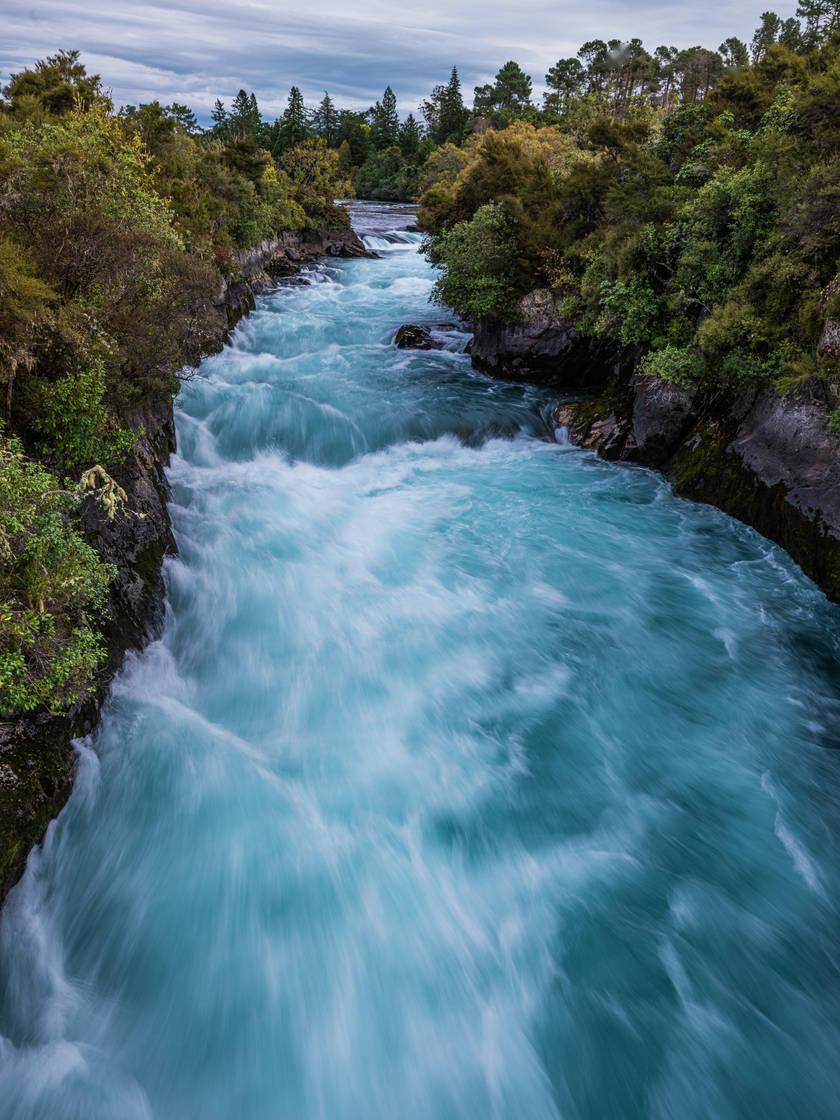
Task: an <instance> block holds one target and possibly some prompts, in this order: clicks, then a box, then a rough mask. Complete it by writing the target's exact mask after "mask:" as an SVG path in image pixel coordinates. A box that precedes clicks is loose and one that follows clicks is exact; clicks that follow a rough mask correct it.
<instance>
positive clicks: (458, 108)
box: [433, 66, 469, 144]
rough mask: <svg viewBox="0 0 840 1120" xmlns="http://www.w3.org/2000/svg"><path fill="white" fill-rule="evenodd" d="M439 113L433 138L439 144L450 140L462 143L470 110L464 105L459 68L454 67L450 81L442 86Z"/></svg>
mask: <svg viewBox="0 0 840 1120" xmlns="http://www.w3.org/2000/svg"><path fill="white" fill-rule="evenodd" d="M439 106H440V107H439V113H438V118H437V122H436V128H435V131H434V134H433V139H434V141H435V142H436V143H437V144H446V143H447V142H448V141H450V140H451V141H454V143H456V144H457V143H460V141H461V140H462V139H463V136H464V129H465V128H466V126H467V120H468V119H469V112H468V110H467V108H466V106H465V105H464V98H463V96H462V94H461V79H460V78H459V77H458V68H457V67H456V66H453V67H452V73H451V74H450V76H449V81H448V82H447V83H446V85H445V86H443V87H441V97H440V102H439Z"/></svg>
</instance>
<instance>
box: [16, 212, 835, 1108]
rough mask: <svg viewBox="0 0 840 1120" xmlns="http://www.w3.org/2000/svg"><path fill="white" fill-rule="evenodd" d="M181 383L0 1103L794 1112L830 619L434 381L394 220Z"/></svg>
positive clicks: (830, 725)
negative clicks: (160, 505) (162, 621)
mask: <svg viewBox="0 0 840 1120" xmlns="http://www.w3.org/2000/svg"><path fill="white" fill-rule="evenodd" d="M356 220H357V222H358V224H359V227H360V229H361V230H362V231H363V232H365V231H366V232H367V234H368V236H369V244H371V245H372V246H373V247H374V248H376V249H377V250H378V251H379V252H380V259H378V260H354V261H329V262H325V263H324V264H323V265H321V266H319V267H318V268H316V269H312V270H310V271H309V273H308V278H309V279H310V280H311V283H309V284H306V285H296V286H287V287H282V288H279V289H278V290H277V291H275V292H273V293H271V294H269V295H267V296H265V297H263V298H261V299H260V301H259V304H258V307H257V309H256V311H255V312H254V313H253V314H252V315H251V316H250V317H249V318H248V319H247V320H245V321H243V322H242V323H241V324H240V325H239V326H238V328H237V330H236V332H235V334H234V336H233V339H232V341H231V344H230V345H229V346H228V347H227V348H226V349H225V350H224V352H222V353H221V354H218V355H216V356H214V357H211V358H209V359H207V360H206V361H205V362H204V363H203V365H202V367H201V369H200V371H199V374H198V376H196V377H195V378H194V379H192V380H191V381H188V382H187V383H186V384H185V385H184V387H183V390H182V392H181V395H180V398H179V402H178V408H177V425H178V439H179V451H178V455H177V456H176V457H175V458H174V460H173V462H172V466H171V469H170V479H171V483H172V487H173V499H172V505H171V512H172V517H173V522H174V527H175V532H176V536H177V540H178V546H179V555H178V557H177V558H175V559H172V560H170V561H169V562H168V565H167V572H166V577H167V586H168V608H167V623H166V630H165V633H164V635H163V637H162V639H161V640H160V641H158V642H156V643H155V644H153V645H152V646H151V647H149V648H148V649H147V650H146V651H145V652H144V653H143V654H141V655H139V656H134V657H132V658H131V659H130V661H129V663H128V665H127V666H126V668H125V670H124V672H123V673H122V674H121V676H120V677H119V678H118V680H117V682H116V684H115V686H114V689H113V695H112V698H111V700H110V702H109V704H108V706H107V708H106V710H105V713H104V717H103V720H102V723H101V726H100V728H99V730H98V732H97V733H96V735H95V736H94V737H92V738H91V739H90V740H88V741H86V742H84V743H81V744H80V745H79V777H78V781H77V785H76V788H75V790H74V793H73V795H72V797H71V800H70V802H69V803H68V805H67V807H66V808H65V810H64V812H63V813H62V814H61V816H60V818H59V820H58V822H57V823H56V824H54V825H53V826H52V827H51V829H50V832H49V834H48V837H47V840H46V843H45V844H44V846H43V848H42V849H41V850H39V851H37V852H35V853H34V854H33V856H32V857H31V859H30V862H29V867H28V870H27V872H26V875H25V877H24V879H23V881H22V882H21V883H20V884H19V885H18V887H17V888H16V889H15V891H14V892H13V893H12V894H11V895H10V897H9V900H8V904H7V906H6V907H5V910H4V912H3V916H2V924H1V925H0V1117H2V1118H3V1120H36V1118H38V1120H40V1118H43V1120H148V1118H155V1120H309V1118H315V1117H317V1118H325V1120H414V1118H416V1120H449V1118H453V1120H454V1118H459V1120H460V1118H463V1120H484V1118H491V1117H492V1118H504V1120H508V1118H510V1120H543V1118H545V1120H549V1118H556V1117H581V1118H586V1120H590V1118H591V1120H604V1118H612V1117H615V1118H621V1120H632V1118H636V1117H638V1118H648V1117H651V1118H662V1117H676V1118H679V1120H693V1118H695V1117H697V1118H701V1117H702V1118H707V1117H714V1118H716V1120H725V1118H730V1117H732V1118H754V1117H762V1118H763V1120H772V1118H779V1120H782V1118H784V1120H789V1118H790V1117H792V1116H801V1117H808V1118H809V1120H816V1118H822V1117H825V1118H829V1117H832V1118H836V1116H837V1114H838V1100H840V1068H838V1053H840V963H839V962H838V957H839V956H840V913H839V912H838V889H840V753H838V751H837V750H834V749H831V748H833V747H836V746H837V745H838V725H840V720H838V715H840V678H839V677H838V656H840V614H839V613H838V610H837V608H835V607H832V606H830V605H829V604H828V603H827V601H826V600H825V598H824V597H823V596H822V594H821V593H820V592H819V591H818V590H817V589H816V588H815V587H814V585H813V584H812V583H811V582H809V581H808V580H807V579H806V578H805V577H804V576H803V575H802V574H801V573H800V572H799V571H798V569H797V568H796V567H795V566H794V565H793V563H792V562H791V561H790V560H789V559H788V558H787V557H786V556H785V555H784V554H783V553H782V552H781V551H780V550H779V549H777V548H776V547H775V546H773V545H771V544H770V543H768V542H767V541H766V540H764V539H763V538H761V537H760V536H758V535H757V534H756V533H754V532H752V531H751V530H750V529H748V528H746V527H745V526H743V525H741V524H739V523H738V522H735V521H733V520H732V519H730V518H728V517H726V516H724V515H723V514H721V513H719V512H717V511H715V510H713V509H710V508H707V507H703V506H699V505H695V504H693V503H690V502H686V501H682V500H679V499H676V498H674V497H673V496H672V494H671V492H670V490H669V488H668V485H667V483H666V482H665V481H664V480H663V479H662V478H661V477H659V476H657V475H656V474H654V473H652V472H648V471H645V470H642V469H636V468H632V467H627V466H616V465H613V464H609V463H605V462H603V461H600V460H599V459H597V458H595V457H594V456H593V455H591V454H589V453H586V452H581V451H579V450H576V449H574V448H570V447H568V446H563V445H562V444H561V443H557V442H552V441H551V439H549V438H547V428H546V424H545V421H544V417H545V416H547V415H548V410H549V407H550V405H551V403H552V399H551V397H550V396H549V395H546V394H545V393H544V392H541V391H540V390H538V389H535V388H529V387H523V386H517V385H512V384H507V383H503V382H500V381H493V380H490V379H488V378H486V377H484V376H483V375H481V374H478V373H476V372H475V371H473V370H472V369H471V367H470V364H469V359H468V357H467V356H466V355H465V353H464V352H463V351H464V347H465V344H466V341H467V336H466V335H464V334H463V333H462V332H460V331H458V330H457V329H454V328H444V329H443V333H442V335H441V337H442V338H443V339H444V340H445V343H446V347H447V348H446V349H444V350H440V351H432V352H412V351H401V350H398V349H396V348H395V347H394V346H393V345H392V342H391V340H392V337H393V334H394V331H395V329H396V328H397V327H398V326H399V325H400V324H401V323H404V322H423V321H425V322H430V323H435V322H439V321H440V320H441V318H442V315H441V313H440V311H439V310H436V309H434V308H433V307H432V306H431V305H430V304H429V303H428V296H429V292H430V288H431V285H432V282H433V274H432V271H431V269H430V266H429V265H428V264H427V263H426V261H425V259H424V258H423V256H422V255H421V254H420V253H419V252H418V251H417V250H418V241H419V237H418V235H416V234H411V233H407V232H404V231H401V230H404V227H405V226H406V224H407V222H408V221H409V220H410V214H408V213H407V212H406V211H404V210H399V209H393V210H392V209H389V208H387V207H376V206H370V205H362V206H359V207H357V210H356Z"/></svg>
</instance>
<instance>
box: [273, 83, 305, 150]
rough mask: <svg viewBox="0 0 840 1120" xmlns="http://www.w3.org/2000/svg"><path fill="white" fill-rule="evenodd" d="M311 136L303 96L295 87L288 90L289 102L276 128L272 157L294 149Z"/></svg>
mask: <svg viewBox="0 0 840 1120" xmlns="http://www.w3.org/2000/svg"><path fill="white" fill-rule="evenodd" d="M310 135H311V131H310V128H309V124H308V122H307V119H306V106H305V105H304V103H303V94H302V93H301V92H300V90H299V89H298V87H297V86H292V88H291V89H290V90H289V100H288V102H287V104H286V108H285V109H284V110H283V115H282V116H281V118H280V121H279V123H278V126H277V135H276V147H277V150H276V151H275V152H274V155H275V156H276V155H279V154H280V152H284V151H286V150H287V149H288V148H294V146H295V145H296V144H300V143H301V142H302V141H303V140H306V139H307V137H309V136H310Z"/></svg>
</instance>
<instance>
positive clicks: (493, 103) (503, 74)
mask: <svg viewBox="0 0 840 1120" xmlns="http://www.w3.org/2000/svg"><path fill="white" fill-rule="evenodd" d="M530 107H531V79H530V78H529V77H528V75H527V74H526V73H525V71H524V70H523V69H522V67H521V66H520V65H519V63H518V62H513V61H510V62H506V63H505V64H504V66H503V67H502V68H501V70H500V71H499V72H498V74H497V75H496V78H495V80H494V82H493V83H492V85H491V84H488V85H484V86H476V89H475V111H476V113H480V114H486V115H489V114H492V113H502V114H503V115H504V116H506V117H513V116H516V115H517V114H520V113H523V112H525V110H527V109H528V108H530Z"/></svg>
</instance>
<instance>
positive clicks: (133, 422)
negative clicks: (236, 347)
mask: <svg viewBox="0 0 840 1120" xmlns="http://www.w3.org/2000/svg"><path fill="white" fill-rule="evenodd" d="M369 255H370V254H369V253H368V251H367V250H366V249H365V247H364V245H363V243H362V242H361V240H360V239H359V237H358V236H357V235H356V234H355V233H354V232H353V230H352V229H350V228H347V227H339V228H328V229H322V230H303V231H293V232H283V233H279V234H278V235H277V236H276V237H275V238H272V239H269V240H266V241H264V242H262V243H261V244H260V245H258V246H256V247H255V248H253V249H250V250H241V251H239V252H237V253H236V254H235V256H234V262H233V267H232V268H231V270H230V275H229V277H228V278H227V279H225V280H224V282H223V284H222V287H221V289H220V291H219V293H218V295H217V297H216V299H215V300H214V301H213V305H212V308H210V309H209V312H210V318H211V321H212V322H214V323H215V329H214V330H212V331H211V332H210V333H209V336H208V338H207V341H206V345H205V347H204V349H205V352H206V353H214V352H217V351H219V350H221V349H222V347H223V346H224V344H225V342H226V340H227V338H228V336H229V334H230V331H231V329H232V327H233V326H234V325H235V324H236V323H237V322H238V321H239V320H240V319H241V318H242V317H243V316H244V315H247V314H248V313H249V311H250V310H251V309H252V308H253V307H254V305H255V300H256V297H257V296H258V295H259V294H260V293H262V292H265V291H267V290H268V289H269V288H270V287H271V286H272V285H273V284H275V283H276V282H277V280H278V278H281V277H288V276H292V275H294V274H296V273H298V272H299V271H300V270H301V268H302V267H304V266H305V265H307V264H310V263H313V262H315V261H317V260H318V259H320V258H321V257H325V256H327V257H347V258H353V257H364V256H369ZM122 420H123V422H124V423H125V424H126V426H127V427H130V428H133V429H141V428H142V431H143V436H142V438H141V439H140V441H139V443H138V445H137V447H136V449H135V450H134V452H133V453H132V454H131V455H130V456H129V457H128V458H127V459H126V461H125V462H124V463H123V464H122V465H121V466H120V467H119V468H118V469H116V470H115V471H114V472H113V473H114V477H115V479H116V481H117V482H119V484H120V485H121V486H122V487H123V489H124V490H125V492H126V499H127V500H126V504H125V512H122V513H118V514H117V516H116V517H115V519H114V520H113V521H111V520H109V518H108V517H107V515H106V513H105V511H104V510H103V508H102V506H101V505H100V504H98V503H96V502H93V501H89V502H88V503H87V505H86V507H85V508H84V510H83V514H82V522H83V528H84V534H85V536H86V538H87V539H88V540H89V541H90V543H91V544H92V545H93V546H94V547H95V548H96V550H97V552H98V553H99V554H100V556H101V557H102V558H103V560H105V561H107V562H108V563H111V564H113V565H114V567H115V569H116V576H115V579H114V581H113V583H112V585H111V589H110V595H109V604H108V616H107V620H106V623H105V639H106V645H107V651H108V659H107V663H106V665H105V667H104V669H103V670H102V672H101V673H100V675H99V678H98V680H97V684H96V688H95V691H94V692H93V694H92V695H91V696H90V697H88V698H87V700H86V701H85V702H84V703H82V704H80V705H78V706H76V707H74V708H73V709H72V710H71V711H69V712H68V713H66V714H63V715H58V716H53V715H49V714H47V713H43V712H39V713H34V714H31V715H24V716H21V717H19V718H16V719H5V720H0V903H2V900H3V898H4V897H5V895H6V894H7V893H8V891H9V890H10V889H11V887H12V886H13V885H14V884H15V882H17V880H18V878H19V877H20V875H21V873H22V871H23V869H24V867H25V865H26V859H27V856H28V854H29V852H30V851H31V849H32V848H33V847H34V846H35V845H36V844H37V843H39V841H40V840H41V839H42V838H43V836H44V833H45V831H46V829H47V826H48V825H49V823H50V821H51V820H53V819H54V818H55V817H56V816H57V814H58V813H59V812H60V810H61V808H62V806H63V805H64V804H65V802H66V801H67V798H68V797H69V796H70V792H71V790H72V788H73V778H74V771H75V752H74V749H73V745H72V741H73V739H74V738H77V737H78V736H81V735H86V734H89V733H90V732H91V731H92V730H93V729H94V727H95V726H96V724H97V722H98V719H99V714H100V711H101V707H102V704H103V702H104V700H105V698H106V697H107V695H108V691H109V688H110V684H111V681H112V680H113V678H114V675H115V674H116V673H117V671H118V670H119V669H120V667H121V666H122V664H123V662H124V660H125V656H126V654H127V653H128V652H129V651H130V650H139V649H142V648H143V646H145V645H146V644H147V643H148V642H149V641H151V640H152V639H154V638H155V637H157V636H158V635H159V634H160V630H161V627H162V624H163V614H164V585H163V574H162V569H163V562H164V559H165V558H166V556H168V555H171V554H173V553H174V552H175V540H174V537H173V535H172V527H171V523H170V518H169V513H168V510H167V502H168V500H169V496H170V492H169V485H168V483H167V479H166V474H165V469H166V467H167V465H168V463H169V458H170V455H171V454H172V452H173V451H174V450H175V442H176V441H175V424H174V418H173V398H172V396H171V395H170V394H166V395H159V396H155V397H150V398H148V399H146V400H145V401H143V402H141V403H139V404H138V405H136V406H135V407H134V408H133V409H132V411H131V414H130V415H127V416H124V417H122Z"/></svg>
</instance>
